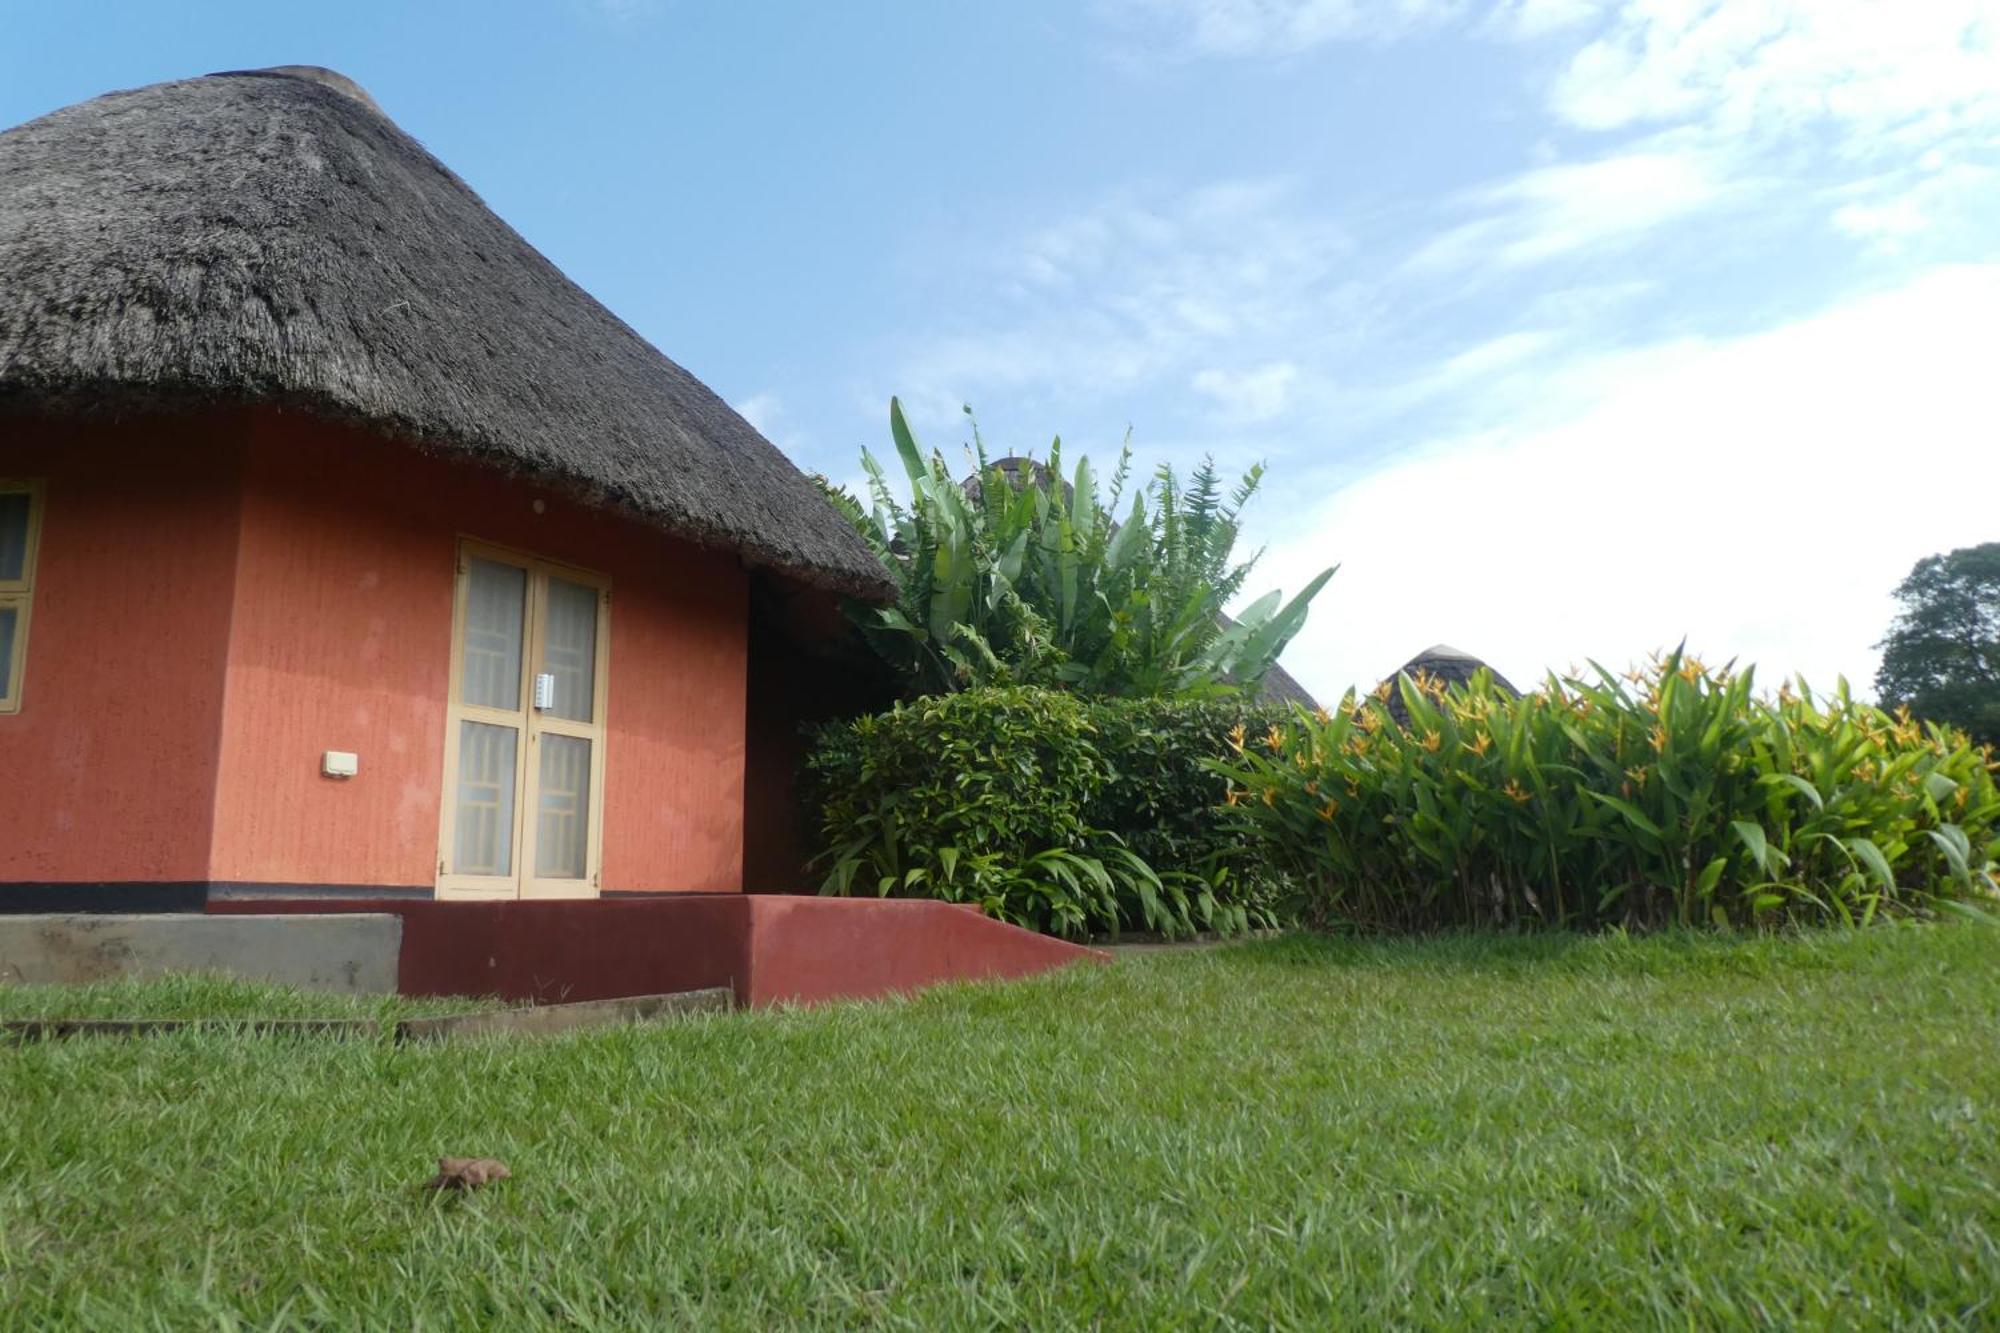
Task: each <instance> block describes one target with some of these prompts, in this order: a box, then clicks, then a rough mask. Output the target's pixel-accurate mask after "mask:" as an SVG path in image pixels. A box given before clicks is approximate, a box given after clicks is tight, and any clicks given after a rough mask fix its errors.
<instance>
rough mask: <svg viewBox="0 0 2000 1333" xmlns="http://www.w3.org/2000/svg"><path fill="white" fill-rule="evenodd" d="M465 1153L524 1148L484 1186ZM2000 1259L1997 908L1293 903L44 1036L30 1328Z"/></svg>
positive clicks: (1738, 1271) (682, 1315)
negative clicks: (536, 998)
mask: <svg viewBox="0 0 2000 1333" xmlns="http://www.w3.org/2000/svg"><path fill="white" fill-rule="evenodd" d="M144 994H145V991H144V990H143V989H140V990H136V991H131V990H128V991H127V993H126V995H125V997H124V1001H125V1002H126V1003H127V1004H128V1005H130V1004H135V1003H139V1002H141V1001H142V1000H143V997H144ZM6 1003H7V1005H8V1007H9V1008H10V1010H19V1009H21V1008H22V1007H23V1006H22V1004H21V1002H20V1001H19V1000H18V999H12V998H10V999H8V1000H7V1001H6ZM273 1003H274V1004H275V1003H280V1002H278V1001H274V1002H273ZM281 1003H282V1004H283V1006H284V1010H285V1012H286V1013H292V1014H296V1013H299V1012H304V1011H305V1010H306V1009H308V1008H310V1006H304V1007H302V1006H300V1004H299V1001H298V1000H297V998H296V997H286V998H284V999H283V1000H282V1001H281ZM38 1006H39V1002H38ZM38 1011H39V1012H47V1010H46V1007H38ZM319 1012H327V1010H324V1009H322V1010H320V1011H319ZM440 1153H453V1154H468V1155H470V1154H492V1155H495V1156H499V1157H502V1158H504V1159H505V1160H506V1161H507V1162H508V1163H510V1164H511V1166H512V1167H513V1170H514V1179H513V1180H511V1181H508V1182H505V1183H503V1184H501V1185H498V1186H496V1187H494V1188H493V1189H491V1190H489V1191H487V1192H485V1193H482V1194H478V1195H473V1196H470V1197H467V1198H449V1199H442V1200H440V1199H435V1198H433V1197H431V1196H429V1195H427V1194H425V1193H423V1192H421V1191H420V1190H418V1189H417V1188H416V1186H417V1185H418V1183H419V1182H420V1181H422V1180H423V1179H424V1178H425V1177H426V1176H427V1175H428V1174H429V1172H430V1171H431V1169H432V1167H433V1162H432V1160H431V1159H433V1158H435V1157H436V1156H438V1155H439V1154H440ZM1996 1285H2000V932H1996V931H1994V930H1992V929H1990V928H1985V927H1978V926H1969V925H1968V926H1956V927H1942V928H1888V927H1884V928H1878V929H1874V930H1871V931H1868V932H1865V933H1860V934H1845V935H1834V934H1828V935H1811V936H1804V937H1791V938H1783V939H1750V940H1734V941H1731V940H1719V939H1713V938H1696V939H1690V938H1685V937H1676V938H1660V939H1651V940H1646V941H1640V942H1632V941H1623V940H1617V939H1564V938H1541V939H1527V940H1521V939H1511V940H1474V939H1463V938H1460V939H1449V940H1440V941H1430V942H1421V943H1366V944H1343V943H1337V942H1330V941H1324V940H1315V939H1299V938H1294V939H1284V940H1276V941H1268V942H1260V943H1256V944H1250V945H1244V946H1240V947H1237V948H1234V949H1228V950H1219V951H1208V952H1199V953H1168V954H1161V955H1157V956H1150V957H1145V958H1141V959H1134V960H1127V961H1122V962H1120V963H1118V964H1116V965H1114V966H1111V967H1104V968H1080V969H1075V970H1072V971H1069V972H1066V973H1063V974H1059V975H1056V976H1053V977H1048V978H1042V979H1038V980H1035V981H1030V982H1025V983H1018V984H1014V985H1004V986H978V987H959V988H951V989H947V990H943V991H937V992H932V993H930V994H928V995H925V996H923V997H921V998H918V999H916V1000H914V1001H908V1002H899V1003H884V1004H871V1005H853V1006H843V1007H834V1008H826V1009H819V1010H814V1011H806V1012H790V1013H756V1014H739V1015H718V1016H712V1017H699V1018H691V1019H686V1020H681V1021H676V1022H672V1023H669V1024H666V1025H662V1026H656V1027H650V1028H630V1029H621V1030H615V1031H611V1032H605V1033H595V1034H585V1035H580V1036H576V1037H570V1038H564V1039H556V1040H552V1041H543V1042H519V1041H516V1042H495V1043H488V1044H480V1045H472V1046H457V1047H453V1046H446V1047H435V1048H434V1047H407V1048H397V1047H395V1046H394V1045H392V1044H390V1043H387V1042H378V1041H361V1040H355V1041H346V1040H335V1039H295V1038H255V1037H244V1036H232V1035H225V1034H219V1033H212V1032H211V1033H184V1034H176V1035H171V1036H165V1037H158V1038H150V1039H145V1040H103V1039H91V1040H78V1041H68V1042H52V1043H48V1044H42V1045H31V1046H25V1047H20V1048H16V1049H0V1322H4V1323H6V1324H7V1325H9V1326H15V1327H29V1326H46V1325H59V1324H64V1323H69V1324H75V1325H89V1326H92V1327H98V1328H109V1327H117V1328H124V1327H138V1326H155V1325H157V1326H163V1327H165V1326H172V1327H187V1326H192V1325H206V1324H222V1325H226V1324H229V1323H231V1321H232V1320H233V1319H240V1320H241V1321H242V1322H243V1323H244V1324H246V1325H251V1326H259V1327H261V1326H265V1325H269V1324H272V1323H277V1324H281V1325H294V1326H310V1327H357V1328H358V1327H403V1328H407V1327H418V1326H421V1327H436V1328H446V1327H465V1326H470V1325H474V1324H494V1325H499V1324H505V1325H507V1326H512V1327H524V1326H554V1325H563V1326H581V1327H595V1326H634V1327H661V1326H670V1325H674V1324H680V1325H683V1326H685V1325H687V1324H692V1323H697V1322H698V1323H700V1324H703V1325H705V1326H719V1327H734V1328H743V1329H764V1328H771V1327H776V1326H785V1325H800V1324H836V1325H838V1324H860V1325H873V1324H879V1325H885V1326H900V1327H909V1328H939V1327H994V1328H1002V1327H1017V1326H1022V1325H1032V1326H1041V1327H1068V1326H1078V1325H1091V1326H1101V1327H1133V1328H1162V1327H1181V1326H1186V1327H1231V1326H1242V1327H1262V1326H1266V1325H1271V1324H1276V1325H1281V1326H1288V1327H1303V1328H1333V1327H1340V1326H1349V1327H1356V1326H1365V1325H1379V1324H1383V1323H1390V1322H1393V1323H1399V1324H1424V1325H1428V1324H1452V1325H1488V1324H1492V1323H1496V1322H1504V1323H1532V1324H1537V1325H1546V1324H1557V1325H1571V1326H1576V1325H1593V1326H1600V1327H1627V1326H1635V1325H1636V1326H1641V1327H1645V1326H1659V1325H1673V1326H1676V1327H1685V1326H1689V1325H1696V1326H1711V1325H1736V1324H1742V1323H1767V1324H1776V1325H1784V1326H1794V1325H1799V1324H1805V1325H1841V1326H1850V1327H1851V1326H1856V1325H1861V1326H1867V1325H1901V1326H1908V1325H1913V1324H1916V1325H1923V1324H1931V1325H1944V1326H1953V1325H1983V1326H1989V1327H1990V1326H1993V1325H1994V1324H1995V1323H1996V1322H2000V1303H1996V1302H1995V1299H1994V1291H1995V1288H1996Z"/></svg>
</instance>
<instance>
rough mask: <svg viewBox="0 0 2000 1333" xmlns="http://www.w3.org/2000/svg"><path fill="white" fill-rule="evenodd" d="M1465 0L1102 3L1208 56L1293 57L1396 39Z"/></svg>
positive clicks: (1180, 49) (1181, 50)
mask: <svg viewBox="0 0 2000 1333" xmlns="http://www.w3.org/2000/svg"><path fill="white" fill-rule="evenodd" d="M1466 7H1467V6H1466V5H1465V4H1464V3H1463V0H1102V2H1101V3H1100V5H1099V9H1100V10H1102V11H1104V12H1106V13H1108V14H1109V15H1111V16H1112V17H1113V18H1114V19H1117V20H1120V21H1122V22H1123V23H1125V24H1126V25H1127V26H1140V27H1145V28H1149V29H1151V30H1153V31H1155V32H1158V33H1161V34H1163V35H1164V36H1165V39H1166V42H1167V44H1168V49H1169V50H1171V51H1173V52H1176V53H1178V54H1185V55H1201V56H1280V57H1282V56H1292V55H1298V54H1301V53H1302V52H1306V51H1310V50H1312V49H1314V48H1315V47H1319V46H1324V45H1326V44H1327V43H1329V42H1337V41H1353V40H1357V39H1367V38H1380V37H1393V36H1397V35H1400V34H1402V33H1404V32H1407V31H1410V30H1411V29H1413V28H1420V27H1424V26H1427V25H1429V24H1432V23H1435V22H1437V21H1439V20H1441V19H1444V18H1448V17H1451V16H1453V15H1456V14H1458V13H1461V12H1463V11H1464V10H1465V9H1466Z"/></svg>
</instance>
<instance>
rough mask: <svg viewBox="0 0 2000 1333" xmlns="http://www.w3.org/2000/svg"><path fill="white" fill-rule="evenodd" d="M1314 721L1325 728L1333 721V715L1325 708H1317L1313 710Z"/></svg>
mask: <svg viewBox="0 0 2000 1333" xmlns="http://www.w3.org/2000/svg"><path fill="white" fill-rule="evenodd" d="M1313 721H1315V722H1317V723H1319V724H1320V725H1321V726H1322V727H1323V726H1325V725H1326V724H1327V723H1329V722H1331V721H1333V714H1331V713H1329V712H1327V711H1326V710H1325V709H1324V708H1315V709H1313Z"/></svg>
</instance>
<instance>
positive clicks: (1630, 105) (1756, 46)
mask: <svg viewBox="0 0 2000 1333" xmlns="http://www.w3.org/2000/svg"><path fill="white" fill-rule="evenodd" d="M1996 41H2000V2H1996V0H1901V2H1900V3H1885V0H1626V3H1625V4H1624V5H1623V6H1622V7H1621V8H1620V10H1619V12H1618V15H1617V18H1616V20H1615V21H1614V23H1613V25H1612V27H1611V29H1610V30H1609V31H1608V32H1606V33H1604V34H1603V35H1602V36H1600V37H1598V38H1597V39H1596V40H1594V41H1592V42H1590V43H1589V44H1587V45H1586V46H1584V47H1583V48H1582V49H1581V50H1579V51H1578V52H1577V53H1576V55H1575V57H1574V58H1573V59H1572V60H1571V62H1570V65H1569V68H1568V69H1567V70H1566V71H1565V72H1564V74H1563V75H1562V77H1561V78H1560V79H1559V80H1558V81H1557V83H1556V85H1555V88H1554V92H1553V97H1552V102H1553V105H1554V108H1555V110H1556V111H1557V112H1558V114H1560V115H1562V116H1563V117H1564V118H1566V119H1568V120H1569V121H1571V122H1572V123H1574V124H1576V125H1579V126H1582V127H1585V128H1589V129H1615V128H1619V127H1622V126H1628V125H1632V124H1635V123H1639V122H1644V121H1674V120H1682V119H1688V118H1692V117H1696V116H1699V117H1701V118H1703V119H1706V120H1710V121H1712V122H1716V123H1718V124H1720V125H1721V126H1723V127H1724V128H1727V129H1730V130H1734V131H1748V130H1752V129H1755V130H1757V131H1758V132H1765V133H1767V132H1769V131H1771V130H1773V129H1777V128H1789V127H1795V126H1798V125H1800V124H1804V123H1808V122H1822V121H1825V122H1833V123H1836V124H1838V125H1840V126H1842V127H1844V128H1846V129H1847V130H1849V131H1851V132H1854V133H1858V134H1866V135H1898V136H1907V135H1915V136H1920V137H1932V136H1935V135H1937V134H1940V133H1947V132H1951V131H1953V130H1955V129H1959V128H1963V127H1965V126H1966V125H1968V124H1973V123H1981V124H1985V125H1987V126H1989V127H1990V126H1991V125H1993V124H1994V123H1995V122H1996V121H2000V50H1996Z"/></svg>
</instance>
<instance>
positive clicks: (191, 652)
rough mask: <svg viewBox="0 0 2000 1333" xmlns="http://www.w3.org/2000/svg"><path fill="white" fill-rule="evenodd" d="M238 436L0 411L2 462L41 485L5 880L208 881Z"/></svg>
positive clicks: (236, 426) (6, 783) (10, 783)
mask: <svg viewBox="0 0 2000 1333" xmlns="http://www.w3.org/2000/svg"><path fill="white" fill-rule="evenodd" d="M244 435H245V423H244V422H243V421H242V420H240V419H237V418H230V417H217V418H212V419H205V420H200V421H192V422H190V421H185V420H183V421H177V422H150V423H149V422H144V421H138V422H130V423H126V424H124V425H122V426H119V427H115V428H100V429H89V430H64V431H56V430H52V429H49V428H46V427H37V426H31V425H28V424H26V423H23V422H19V421H7V420H5V419H0V476H27V477H40V478H43V479H45V480H46V482H47V493H46V506H47V507H46V509H45V511H44V514H43V523H42V540H41V553H40V560H39V572H38V576H37V579H36V589H35V601H34V609H33V617H32V622H31V628H30V630H29V636H28V652H27V662H26V667H25V675H24V680H23V688H22V705H21V710H20V711H19V712H18V713H12V714H0V788H4V790H5V792H6V808H5V815H4V818H0V885H4V884H5V882H7V881H55V882H62V883H77V882H95V881H113V882H115V881H130V880H151V881H162V880H164V881H192V880H201V879H205V878H207V872H208V851H209V837H210V812H211V804H212V797H213V793H214V786H215V774H216V764H217V741H218V735H219V731H220V725H221V722H220V719H221V712H222V696H223V668H224V655H225V645H226V643H227V641H228V638H229V616H230V609H231V597H230V584H231V580H232V577H233V571H234V566H235V560H236V514H237V481H236V476H237V470H238V467H239V461H240V455H241V451H242V447H243V440H244ZM0 892H4V889H0Z"/></svg>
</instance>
